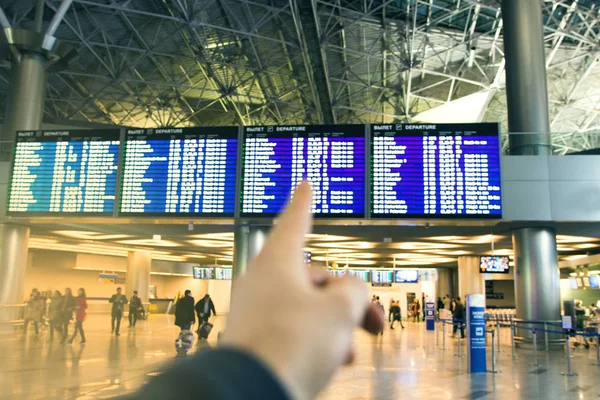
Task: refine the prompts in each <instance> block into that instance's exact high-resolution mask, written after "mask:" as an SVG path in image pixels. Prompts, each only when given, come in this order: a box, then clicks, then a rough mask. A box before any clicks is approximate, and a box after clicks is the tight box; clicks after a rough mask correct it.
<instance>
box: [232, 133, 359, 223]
mask: <svg viewBox="0 0 600 400" xmlns="http://www.w3.org/2000/svg"><path fill="white" fill-rule="evenodd" d="M365 147H366V138H365V127H364V125H311V126H253V127H245V128H244V144H243V150H242V157H243V159H242V166H243V173H242V193H241V199H240V201H241V212H240V215H241V216H242V217H274V216H276V215H277V214H278V213H279V212H280V211H281V210H282V209H283V207H284V206H285V204H286V203H287V201H288V199H289V197H290V194H291V193H292V191H293V190H294V188H296V186H297V185H298V184H299V183H300V182H301V181H302V180H303V179H307V180H309V181H310V182H311V183H312V185H313V196H314V201H313V213H314V214H315V216H316V217H321V218H364V217H365V167H366V160H365Z"/></svg>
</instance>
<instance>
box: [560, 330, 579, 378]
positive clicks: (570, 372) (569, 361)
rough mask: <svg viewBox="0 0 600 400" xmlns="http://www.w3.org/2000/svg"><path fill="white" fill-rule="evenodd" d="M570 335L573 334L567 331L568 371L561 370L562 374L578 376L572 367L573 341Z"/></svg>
mask: <svg viewBox="0 0 600 400" xmlns="http://www.w3.org/2000/svg"><path fill="white" fill-rule="evenodd" d="M570 337H571V335H569V333H568V332H567V340H566V341H565V345H566V346H567V348H566V350H567V372H561V373H560V374H561V375H564V376H577V374H576V373H575V372H573V370H572V369H571V341H570Z"/></svg>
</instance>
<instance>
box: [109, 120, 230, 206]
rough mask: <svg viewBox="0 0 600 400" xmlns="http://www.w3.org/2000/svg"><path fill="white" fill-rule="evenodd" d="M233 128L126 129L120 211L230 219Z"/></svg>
mask: <svg viewBox="0 0 600 400" xmlns="http://www.w3.org/2000/svg"><path fill="white" fill-rule="evenodd" d="M237 147H238V128H237V127H216V128H207V127H202V128H160V129H159V128H157V129H127V130H126V131H125V149H124V156H123V159H124V162H123V174H122V183H121V196H120V200H121V201H120V207H119V213H120V215H130V216H182V217H185V216H198V217H233V216H234V213H235V193H236V172H237V171H236V170H237Z"/></svg>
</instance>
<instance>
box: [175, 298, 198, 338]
mask: <svg viewBox="0 0 600 400" xmlns="http://www.w3.org/2000/svg"><path fill="white" fill-rule="evenodd" d="M195 322H196V316H195V315H194V298H193V297H192V291H191V290H186V291H185V293H184V295H183V297H182V298H180V299H179V301H177V305H176V306H175V325H177V326H178V327H180V328H181V330H182V331H189V330H190V328H191V327H192V325H194V323H195Z"/></svg>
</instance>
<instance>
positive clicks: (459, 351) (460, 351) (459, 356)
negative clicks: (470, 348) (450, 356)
mask: <svg viewBox="0 0 600 400" xmlns="http://www.w3.org/2000/svg"><path fill="white" fill-rule="evenodd" d="M460 324H462V322H458V326H457V328H458V329H457V332H456V333H457V335H456V337H457V339H456V340H457V342H456V343H457V346H458V353H457V354H456V356H457V357H458V358H462V357H463V354H462V346H461V345H460V339H461V337H460V332H461V331H460Z"/></svg>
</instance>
